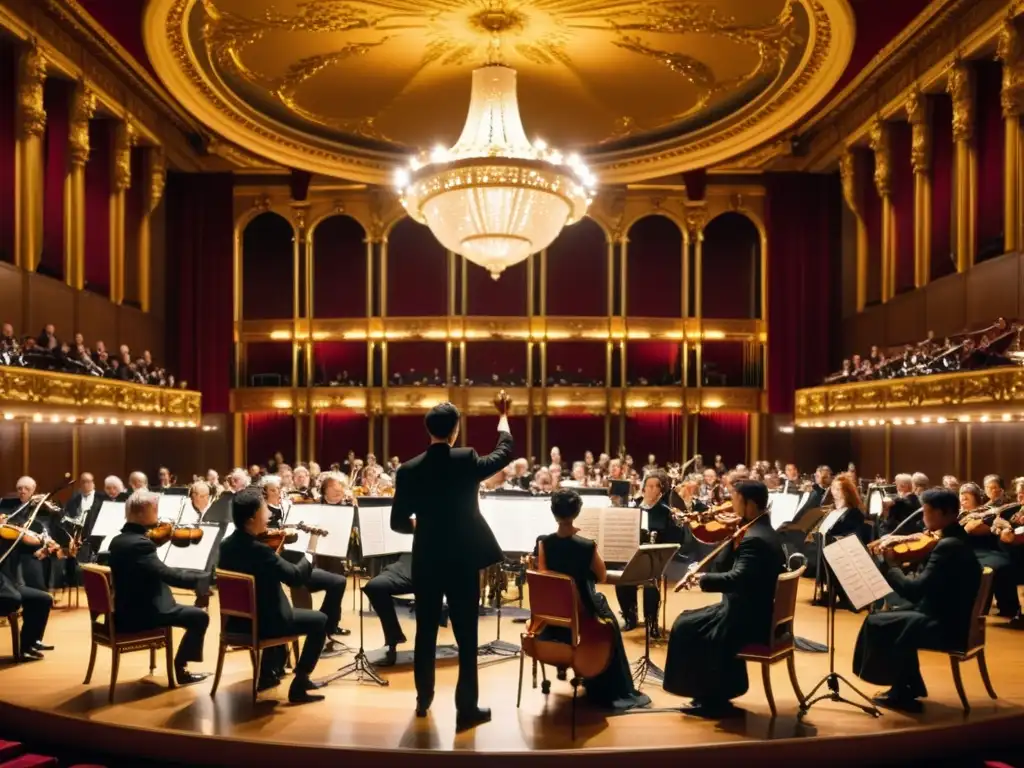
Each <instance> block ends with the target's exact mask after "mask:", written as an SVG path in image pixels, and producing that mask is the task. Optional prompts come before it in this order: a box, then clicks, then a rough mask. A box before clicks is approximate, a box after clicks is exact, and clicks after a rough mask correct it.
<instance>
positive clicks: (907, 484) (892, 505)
mask: <svg viewBox="0 0 1024 768" xmlns="http://www.w3.org/2000/svg"><path fill="white" fill-rule="evenodd" d="M895 483H896V498H895V499H891V500H890V499H886V501H885V502H884V508H883V511H882V514H881V517H880V518H879V520H878V523H877V526H878V531H877V534H878V538H881V537H882V536H888V535H890V534H891V533H892V532H893V531H895V530H896V529H897V528H899V526H900V524H901V523H903V522H904V521H905V520H906V519H907V518H908V517H910V516H911V515H912V514H914V512H916V511H917V510H918V509H919V508H920V507H921V503H920V501H919V500H918V498H917V494H916V493H914V478H913V477H912V476H911V475H907V474H899V475H896V479H895ZM923 526H924V523H923V519H922V518H921V517H918V518H916V519H915V520H912V521H910V522H909V523H907V524H906V525H904V526H903V527H902V528H900V530H899V533H900V535H901V536H905V535H907V534H910V533H920V532H921V531H922V530H924V527H923Z"/></svg>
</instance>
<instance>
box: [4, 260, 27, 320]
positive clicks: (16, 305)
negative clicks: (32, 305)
mask: <svg viewBox="0 0 1024 768" xmlns="http://www.w3.org/2000/svg"><path fill="white" fill-rule="evenodd" d="M24 297H25V275H24V273H23V272H22V271H21V270H20V269H18V268H17V267H14V266H11V265H10V264H6V263H4V262H0V324H3V323H10V324H11V325H13V326H14V332H15V333H17V334H19V335H20V334H22V333H27V332H28V331H27V330H25V329H24V328H22V325H23V323H24V319H23V311H24V307H25V301H24Z"/></svg>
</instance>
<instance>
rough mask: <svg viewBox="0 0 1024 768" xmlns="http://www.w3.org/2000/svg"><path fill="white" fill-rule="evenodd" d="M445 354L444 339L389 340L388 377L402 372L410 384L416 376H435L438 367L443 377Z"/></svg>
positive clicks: (406, 381)
mask: <svg viewBox="0 0 1024 768" xmlns="http://www.w3.org/2000/svg"><path fill="white" fill-rule="evenodd" d="M444 355H445V343H444V342H443V341H389V342H388V377H389V378H390V377H391V375H393V374H395V373H400V374H402V377H403V379H405V383H406V384H408V383H410V379H411V378H412V377H414V376H415V377H418V378H419V379H422V378H423V377H424V376H428V377H431V376H433V375H434V369H435V368H436V369H437V371H438V373H439V374H440V375H441V378H442V379H443V378H444V372H445V365H444Z"/></svg>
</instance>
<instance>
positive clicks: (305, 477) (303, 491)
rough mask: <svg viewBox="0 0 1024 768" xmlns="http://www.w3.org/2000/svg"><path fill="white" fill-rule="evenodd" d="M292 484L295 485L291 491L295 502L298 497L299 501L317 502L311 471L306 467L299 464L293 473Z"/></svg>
mask: <svg viewBox="0 0 1024 768" xmlns="http://www.w3.org/2000/svg"><path fill="white" fill-rule="evenodd" d="M292 482H293V483H294V487H293V488H292V490H291V496H292V498H293V500H294V499H295V498H296V497H297V498H299V499H308V500H309V501H316V499H317V494H316V489H314V488H313V487H312V486H311V485H310V475H309V470H308V469H307V468H306V467H304V466H302V465H301V464H299V466H297V467H296V468H295V470H294V471H293V472H292Z"/></svg>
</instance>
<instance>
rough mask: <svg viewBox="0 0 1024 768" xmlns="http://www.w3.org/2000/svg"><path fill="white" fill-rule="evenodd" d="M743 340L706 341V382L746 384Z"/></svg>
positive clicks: (729, 385) (704, 356)
mask: <svg viewBox="0 0 1024 768" xmlns="http://www.w3.org/2000/svg"><path fill="white" fill-rule="evenodd" d="M743 347H744V344H743V342H742V341H706V342H704V350H703V355H702V362H703V364H704V376H705V379H706V381H705V384H707V385H708V386H718V387H742V386H744V383H745V380H744V373H745V371H744V360H743Z"/></svg>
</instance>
